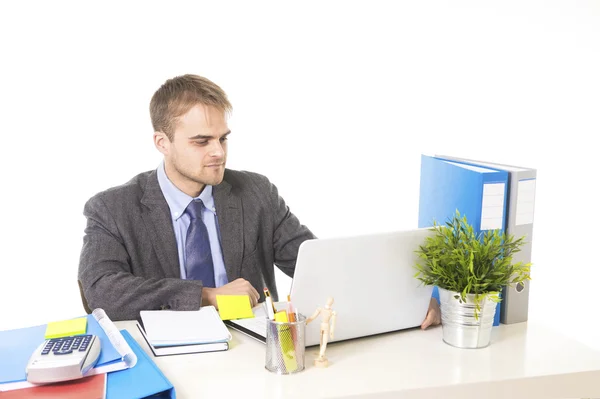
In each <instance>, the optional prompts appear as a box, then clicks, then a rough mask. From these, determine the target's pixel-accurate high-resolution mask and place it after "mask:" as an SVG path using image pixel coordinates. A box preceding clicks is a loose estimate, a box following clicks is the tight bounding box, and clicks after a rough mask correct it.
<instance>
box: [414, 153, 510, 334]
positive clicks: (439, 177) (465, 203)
mask: <svg viewBox="0 0 600 399" xmlns="http://www.w3.org/2000/svg"><path fill="white" fill-rule="evenodd" d="M507 193H508V172H507V171H503V170H497V169H491V168H484V167H479V166H474V165H468V164H464V163H460V162H454V161H448V160H444V159H441V158H436V157H431V156H427V155H422V156H421V181H420V189H419V227H420V228H422V227H431V226H433V222H434V221H435V222H436V223H437V224H445V223H446V221H448V220H449V219H450V218H452V216H453V215H454V214H455V213H456V210H458V211H459V212H460V214H461V216H466V218H467V222H468V223H469V224H471V225H472V226H473V230H474V231H475V234H479V233H480V232H482V231H485V230H491V229H498V230H501V231H505V229H506V215H507V211H506V207H507ZM433 296H434V297H435V298H436V299H438V301H439V292H438V290H437V287H434V290H433ZM500 312H501V307H500V306H497V307H496V315H495V317H494V325H495V326H497V325H499V324H500Z"/></svg>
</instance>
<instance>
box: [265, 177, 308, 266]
mask: <svg viewBox="0 0 600 399" xmlns="http://www.w3.org/2000/svg"><path fill="white" fill-rule="evenodd" d="M270 197H271V203H272V206H273V215H274V217H273V224H274V226H273V252H274V260H275V264H276V265H277V266H278V267H279V268H280V269H281V270H282V271H283V272H284V273H285V274H286V275H288V276H289V277H293V275H294V269H295V268H296V259H297V257H298V249H299V248H300V244H302V243H303V242H304V241H306V240H310V239H314V238H316V237H315V236H314V234H313V233H312V232H311V231H310V230H309V229H308V228H307V227H306V226H304V225H302V224H301V223H300V221H299V220H298V218H297V217H296V216H295V215H294V214H293V213H292V212H290V209H289V208H288V206H287V205H286V203H285V201H284V200H283V198H281V196H279V192H278V190H277V187H275V185H273V184H271V189H270Z"/></svg>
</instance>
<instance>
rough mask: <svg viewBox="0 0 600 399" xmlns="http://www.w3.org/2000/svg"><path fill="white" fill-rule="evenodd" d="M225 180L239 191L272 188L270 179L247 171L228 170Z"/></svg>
mask: <svg viewBox="0 0 600 399" xmlns="http://www.w3.org/2000/svg"><path fill="white" fill-rule="evenodd" d="M224 180H225V181H226V182H227V183H229V184H230V185H231V186H232V187H234V188H238V189H242V190H243V189H248V188H267V187H269V186H271V182H270V181H269V179H268V178H267V177H266V176H264V175H261V174H260V173H256V172H250V171H247V170H233V169H226V170H225V177H224Z"/></svg>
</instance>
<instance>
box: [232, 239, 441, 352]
mask: <svg viewBox="0 0 600 399" xmlns="http://www.w3.org/2000/svg"><path fill="white" fill-rule="evenodd" d="M431 234H433V232H432V231H431V230H430V229H429V228H420V229H414V230H403V231H395V232H387V233H376V234H368V235H361V236H351V237H338V238H324V239H314V240H308V241H305V242H303V243H302V245H301V246H300V249H299V252H298V259H297V261H296V270H295V272H294V278H293V280H292V286H291V290H290V297H291V302H292V306H293V307H294V308H296V309H297V310H298V313H300V314H302V315H304V316H305V317H310V316H311V315H312V314H313V313H314V312H315V311H316V310H317V308H319V307H321V308H323V307H325V304H326V303H327V299H328V298H329V297H332V298H333V300H334V302H333V305H332V309H333V310H334V311H335V312H336V318H335V331H334V338H333V339H329V340H328V342H337V341H344V340H348V339H353V338H359V337H365V336H369V335H375V334H381V333H386V332H391V331H398V330H403V329H408V328H413V327H417V326H420V325H421V323H422V322H423V320H424V319H425V316H426V314H427V310H428V308H429V302H430V299H431V294H432V290H433V288H432V287H431V286H425V285H423V284H422V283H421V282H420V281H419V280H417V279H416V278H415V277H414V275H415V272H416V270H415V268H414V265H415V264H416V262H417V261H418V257H417V255H416V252H415V251H416V250H417V249H418V248H419V245H420V244H423V243H424V242H425V238H426V237H427V236H429V235H431ZM282 298H285V295H283V296H282ZM277 305H278V309H279V308H281V309H284V308H285V305H286V304H285V303H281V302H280V303H278V304H277ZM254 312H255V317H254V318H251V319H241V320H231V321H230V322H229V323H228V324H229V325H230V326H232V327H234V328H236V329H238V330H240V331H242V332H244V333H246V334H248V335H250V336H252V337H254V338H256V339H258V340H260V341H262V342H265V334H266V319H265V317H266V312H265V308H264V304H263V303H261V304H259V305H257V306H256V307H255V308H254ZM320 325H321V319H320V316H319V317H317V318H316V319H315V320H314V321H313V322H311V323H310V324H309V325H308V326H307V327H306V337H305V343H306V346H314V345H319V339H320Z"/></svg>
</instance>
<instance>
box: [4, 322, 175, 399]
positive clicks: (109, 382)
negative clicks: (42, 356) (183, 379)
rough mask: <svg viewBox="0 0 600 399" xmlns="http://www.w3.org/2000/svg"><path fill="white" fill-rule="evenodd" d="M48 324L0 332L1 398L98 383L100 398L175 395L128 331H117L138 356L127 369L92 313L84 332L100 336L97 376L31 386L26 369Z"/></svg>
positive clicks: (83, 388)
mask: <svg viewBox="0 0 600 399" xmlns="http://www.w3.org/2000/svg"><path fill="white" fill-rule="evenodd" d="M47 327H48V326H47V325H46V324H43V325H39V326H34V327H28V328H21V329H16V330H8V331H0V392H1V394H0V396H1V397H2V398H4V397H6V398H11V397H15V398H17V397H18V398H27V397H37V398H40V397H43V398H54V397H57V398H63V397H66V396H65V395H64V391H63V390H66V391H75V392H80V393H82V392H94V393H97V392H98V386H100V385H102V386H104V385H106V390H105V396H100V397H106V398H108V399H133V398H144V397H147V396H151V395H157V396H153V397H157V398H160V397H163V398H175V389H174V388H173V385H172V384H171V382H170V381H169V380H168V379H167V378H166V377H165V376H164V374H163V373H162V372H161V370H160V369H159V368H158V367H157V366H156V364H155V363H154V361H153V360H152V359H151V358H150V357H148V355H147V354H146V353H145V352H144V351H143V350H142V348H141V347H140V346H139V344H138V343H137V342H136V341H135V340H134V339H133V337H132V336H131V334H129V332H128V331H126V330H121V331H120V333H121V335H122V337H123V339H124V340H125V342H126V343H127V344H128V345H129V347H130V348H131V350H132V351H133V353H134V354H135V356H136V357H137V362H136V363H135V365H134V366H133V367H131V368H127V365H126V364H125V362H124V361H123V359H122V356H121V355H120V354H119V353H118V352H117V350H116V349H115V347H114V346H113V345H112V343H111V341H110V339H109V338H108V336H107V335H106V333H105V332H104V330H103V329H102V328H101V327H100V325H99V324H98V322H97V321H96V319H95V318H94V317H92V315H88V316H87V331H85V333H87V334H94V335H97V336H98V337H99V338H100V342H101V352H100V358H99V359H98V363H97V364H96V367H95V368H94V373H95V374H96V375H94V377H91V376H90V377H84V378H82V379H78V380H73V381H70V382H65V383H61V384H60V385H54V384H51V385H46V386H33V385H32V384H30V383H28V382H27V376H26V373H25V369H26V366H27V363H28V361H29V358H30V356H31V354H32V353H33V351H34V350H35V349H36V348H37V347H38V345H39V344H40V343H41V342H43V341H44V339H45V335H46V331H47V330H48V328H47ZM103 381H105V384H104V383H103ZM38 388H40V389H38ZM67 388H68V389H67ZM90 390H91V391H90ZM56 395H58V396H56ZM80 397H88V396H80ZM92 397H95V396H92Z"/></svg>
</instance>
